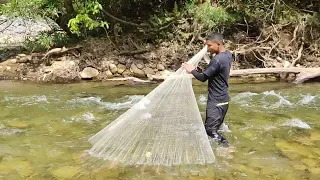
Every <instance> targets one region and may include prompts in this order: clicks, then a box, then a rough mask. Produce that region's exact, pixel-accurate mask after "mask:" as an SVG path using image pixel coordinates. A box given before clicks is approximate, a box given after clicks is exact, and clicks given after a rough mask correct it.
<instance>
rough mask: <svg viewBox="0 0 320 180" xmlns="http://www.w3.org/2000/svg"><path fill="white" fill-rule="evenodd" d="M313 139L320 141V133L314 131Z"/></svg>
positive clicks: (311, 137) (311, 138)
mask: <svg viewBox="0 0 320 180" xmlns="http://www.w3.org/2000/svg"><path fill="white" fill-rule="evenodd" d="M310 140H311V141H320V133H319V132H316V131H313V132H312V133H311V136H310Z"/></svg>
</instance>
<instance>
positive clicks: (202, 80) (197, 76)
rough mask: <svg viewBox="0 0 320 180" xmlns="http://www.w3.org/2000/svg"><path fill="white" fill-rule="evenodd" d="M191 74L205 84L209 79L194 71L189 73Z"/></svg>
mask: <svg viewBox="0 0 320 180" xmlns="http://www.w3.org/2000/svg"><path fill="white" fill-rule="evenodd" d="M191 74H192V75H193V76H194V77H195V78H196V79H198V80H199V81H201V82H206V81H207V80H208V79H209V77H208V76H207V75H205V74H203V73H200V72H198V71H197V70H195V69H194V70H192V71H191Z"/></svg>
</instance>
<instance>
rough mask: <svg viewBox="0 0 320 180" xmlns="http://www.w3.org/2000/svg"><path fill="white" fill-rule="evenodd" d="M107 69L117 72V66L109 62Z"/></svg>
mask: <svg viewBox="0 0 320 180" xmlns="http://www.w3.org/2000/svg"><path fill="white" fill-rule="evenodd" d="M109 70H110V71H111V72H112V73H113V74H115V73H117V71H118V68H117V66H116V65H115V64H110V65H109Z"/></svg>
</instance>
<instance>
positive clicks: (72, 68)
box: [28, 60, 80, 83]
mask: <svg viewBox="0 0 320 180" xmlns="http://www.w3.org/2000/svg"><path fill="white" fill-rule="evenodd" d="M47 68H48V69H51V73H49V74H47V73H45V72H44V69H47ZM28 76H29V77H32V78H36V79H38V80H40V81H43V82H59V83H60V82H61V83H64V82H74V81H78V80H80V73H79V66H78V63H75V62H74V61H69V60H67V61H54V62H53V64H52V65H51V66H49V67H48V66H47V67H45V66H43V67H41V70H39V71H38V73H37V74H36V77H33V76H34V75H30V73H28Z"/></svg>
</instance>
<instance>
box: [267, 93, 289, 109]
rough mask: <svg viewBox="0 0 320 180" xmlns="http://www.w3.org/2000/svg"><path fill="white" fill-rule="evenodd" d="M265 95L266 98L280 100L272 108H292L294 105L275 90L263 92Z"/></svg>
mask: <svg viewBox="0 0 320 180" xmlns="http://www.w3.org/2000/svg"><path fill="white" fill-rule="evenodd" d="M263 95H265V96H266V97H267V96H275V97H277V98H278V99H279V101H278V102H276V103H275V104H273V105H272V107H275V108H279V107H281V106H283V105H287V106H292V105H293V104H292V103H291V102H290V101H288V100H287V99H286V98H285V97H283V96H281V95H280V94H278V93H276V92H275V91H274V90H272V91H265V92H263Z"/></svg>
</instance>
